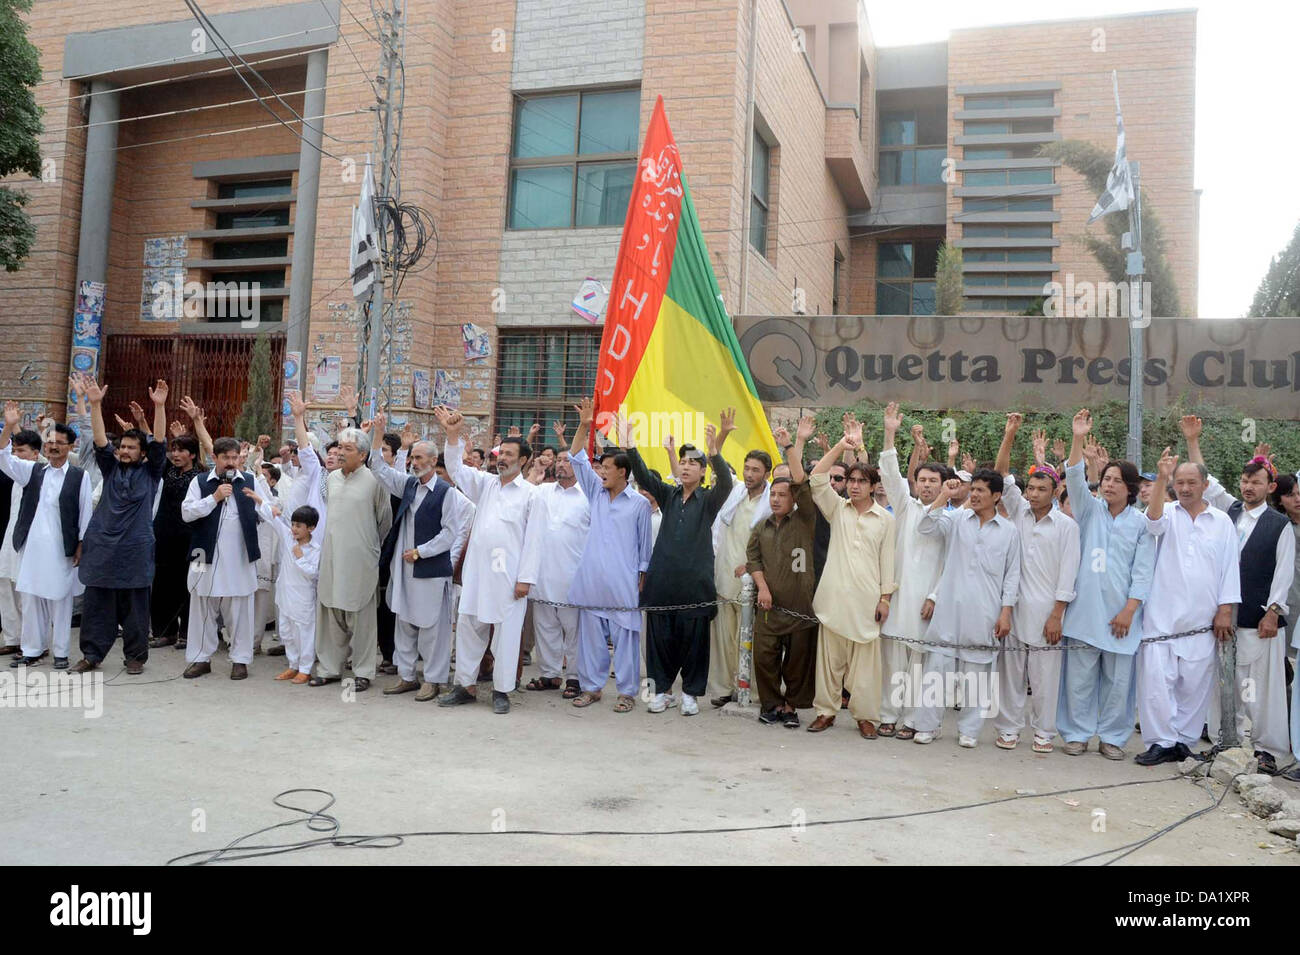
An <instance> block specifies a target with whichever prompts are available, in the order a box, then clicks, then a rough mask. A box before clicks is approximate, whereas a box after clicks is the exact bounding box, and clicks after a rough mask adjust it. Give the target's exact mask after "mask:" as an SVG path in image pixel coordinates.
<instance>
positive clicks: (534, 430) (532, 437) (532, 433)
mask: <svg viewBox="0 0 1300 955" xmlns="http://www.w3.org/2000/svg"><path fill="white" fill-rule="evenodd" d="M541 430H542V426H541V424H539V423H538V422H536V421H534V422H533V426H532V427H531V428H529V429H528V444H529V446H530V447H531V446H532V445H534V444H536V443H537V435H538V434H540V433H541Z"/></svg>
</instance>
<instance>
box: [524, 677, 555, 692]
mask: <svg viewBox="0 0 1300 955" xmlns="http://www.w3.org/2000/svg"><path fill="white" fill-rule="evenodd" d="M559 688H560V678H559V677H558V676H537V677H533V678H532V679H531V680H529V681H528V685H527V686H526V687H524V689H525V690H558V689H559Z"/></svg>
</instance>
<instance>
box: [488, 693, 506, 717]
mask: <svg viewBox="0 0 1300 955" xmlns="http://www.w3.org/2000/svg"><path fill="white" fill-rule="evenodd" d="M492 712H493V713H496V714H497V715H498V716H504V715H505V714H506V713H509V712H510V697H509V696H508V695H507V694H505V693H502V692H501V691H500V690H493V691H492Z"/></svg>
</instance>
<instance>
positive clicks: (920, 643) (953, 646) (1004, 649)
mask: <svg viewBox="0 0 1300 955" xmlns="http://www.w3.org/2000/svg"><path fill="white" fill-rule="evenodd" d="M528 599H529V600H532V601H533V602H534V603H539V604H546V605H547V606H549V607H567V608H570V609H573V610H588V611H598V612H603V613H632V612H636V613H640V612H642V611H644V612H646V613H667V612H669V611H674V610H699V609H701V608H703V607H714V606H717V605H718V604H723V603H729V604H735V605H736V606H739V607H743V606H744V605H745V601H743V600H737V599H736V598H734V597H718V598H717V599H715V600H700V601H697V602H696V603H689V604H669V605H667V606H663V607H591V606H588V605H586V604H575V603H568V602H567V601H563V600H543V599H541V598H540V597H529V598H528ZM755 609H756V610H758V609H761V608H758V607H756V608H755ZM772 611H776V612H777V613H783V614H786V615H788V616H791V617H795V618H797V619H799V620H806V621H808V622H809V623H816V624H820V623H821V621H820V620H818V619H817V618H816V617H815V616H811V615H809V614H806V613H799V612H798V611H796V610H788V609H787V608H785V607H773V608H772V609H771V610H765V611H763V612H764V613H771V612H772ZM1213 629H1214V627H1213V625H1208V626H1204V627H1198V628H1197V629H1195V630H1183V631H1181V632H1179V633H1170V634H1165V635H1164V636H1158V637H1143V638H1142V639H1141V640H1139V641H1138V642H1139V643H1163V642H1164V641H1166V640H1180V639H1182V638H1183V637H1193V636H1196V635H1197V634H1198V633H1209V632H1210V631H1211V630H1213ZM881 637H882V638H883V639H885V640H897V641H898V642H900V643H908V644H911V645H912V646H917V647H941V648H946V649H949V650H993V651H995V652H997V653H1008V652H1012V651H1015V650H1030V651H1039V652H1042V651H1062V650H1095V649H1096V647H1093V646H1090V645H1089V644H1086V643H1083V642H1081V641H1076V642H1075V643H1072V644H1067V643H1066V642H1065V641H1064V640H1062V641H1061V642H1060V643H1055V644H1045V645H1044V646H1041V647H1039V646H1034V645H1032V644H1027V643H1024V642H1022V643H1021V645H1020V646H1019V647H1008V646H1006V645H1004V644H988V645H983V644H974V645H972V644H967V643H953V642H951V641H948V640H921V639H918V638H915V637H891V636H886V635H884V634H881Z"/></svg>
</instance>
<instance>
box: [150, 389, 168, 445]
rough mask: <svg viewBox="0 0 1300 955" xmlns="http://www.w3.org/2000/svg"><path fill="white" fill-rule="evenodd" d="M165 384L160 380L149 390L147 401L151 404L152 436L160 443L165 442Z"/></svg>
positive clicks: (166, 390) (166, 391)
mask: <svg viewBox="0 0 1300 955" xmlns="http://www.w3.org/2000/svg"><path fill="white" fill-rule="evenodd" d="M167 393H168V387H167V382H165V381H163V380H162V379H161V378H159V379H158V383H157V384H156V385H154V386H153V387H152V388H150V389H149V400H150V401H152V402H153V434H155V435H157V436H158V438H159V439H160V440H162V441H166V440H167Z"/></svg>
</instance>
